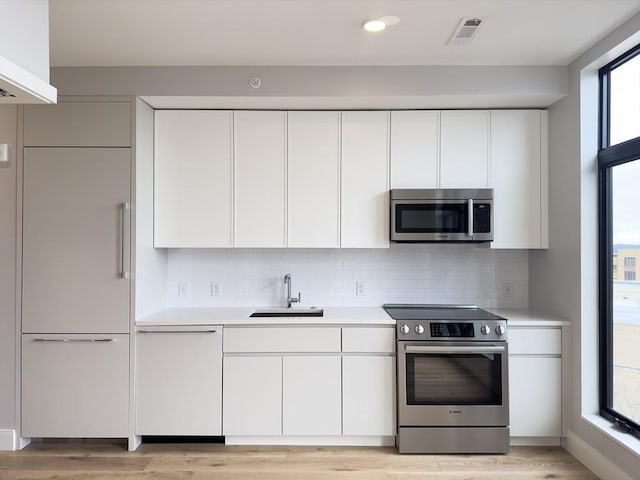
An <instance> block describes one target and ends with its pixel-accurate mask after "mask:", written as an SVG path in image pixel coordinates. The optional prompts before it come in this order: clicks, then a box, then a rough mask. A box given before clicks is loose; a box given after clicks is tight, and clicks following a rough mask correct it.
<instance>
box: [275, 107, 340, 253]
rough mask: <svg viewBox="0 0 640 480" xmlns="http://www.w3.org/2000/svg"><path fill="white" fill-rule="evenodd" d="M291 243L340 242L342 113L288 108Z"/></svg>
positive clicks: (324, 244)
mask: <svg viewBox="0 0 640 480" xmlns="http://www.w3.org/2000/svg"><path fill="white" fill-rule="evenodd" d="M287 138H288V142H287V149H288V155H287V163H288V176H287V178H288V209H287V212H288V246H289V247H329V248H336V247H339V246H340V222H339V212H340V203H339V200H340V196H339V194H340V191H339V190H340V112H289V113H288V135H287Z"/></svg>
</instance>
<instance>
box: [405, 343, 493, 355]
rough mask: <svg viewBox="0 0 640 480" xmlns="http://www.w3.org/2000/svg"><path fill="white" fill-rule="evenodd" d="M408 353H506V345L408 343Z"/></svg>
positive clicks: (406, 348) (406, 349)
mask: <svg viewBox="0 0 640 480" xmlns="http://www.w3.org/2000/svg"><path fill="white" fill-rule="evenodd" d="M404 349H405V351H406V352H407V353H480V354H482V353H505V351H506V349H505V347H501V346H491V347H486V346H484V347H483V346H477V347H456V346H442V347H439V346H427V345H420V346H418V345H407V346H406V347H404Z"/></svg>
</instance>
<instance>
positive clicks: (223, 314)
mask: <svg viewBox="0 0 640 480" xmlns="http://www.w3.org/2000/svg"><path fill="white" fill-rule="evenodd" d="M263 308H265V307H217V308H169V309H167V310H162V311H160V312H157V313H154V314H152V315H149V316H147V317H145V318H143V319H141V320H138V321H137V322H136V325H137V326H155V325H158V326H162V325H166V326H170V325H225V326H229V327H231V326H234V325H236V326H245V325H395V320H393V319H392V318H391V317H390V316H389V315H387V313H386V312H385V311H384V310H383V309H382V307H324V316H323V317H258V318H250V317H249V315H251V313H252V312H253V311H254V310H259V309H263ZM488 310H489V311H490V312H493V313H495V314H496V315H500V316H501V317H504V318H506V319H507V321H508V325H509V326H512V327H536V326H537V327H565V326H570V325H571V323H570V322H569V321H568V320H567V319H565V318H561V317H558V316H554V315H549V314H546V313H541V312H535V311H533V310H529V309H526V308H522V309H504V308H494V309H488Z"/></svg>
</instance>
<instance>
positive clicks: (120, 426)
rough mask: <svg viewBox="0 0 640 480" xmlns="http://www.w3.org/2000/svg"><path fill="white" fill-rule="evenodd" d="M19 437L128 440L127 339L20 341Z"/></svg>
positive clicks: (37, 337) (25, 338) (45, 337)
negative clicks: (20, 416)
mask: <svg viewBox="0 0 640 480" xmlns="http://www.w3.org/2000/svg"><path fill="white" fill-rule="evenodd" d="M92 340H93V341H92ZM22 435H23V436H25V437H126V436H128V435H129V335H99V336H95V335H23V336H22Z"/></svg>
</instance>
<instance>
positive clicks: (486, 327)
mask: <svg viewBox="0 0 640 480" xmlns="http://www.w3.org/2000/svg"><path fill="white" fill-rule="evenodd" d="M383 308H384V309H385V311H386V312H387V313H388V314H389V315H390V316H391V317H392V318H394V319H395V320H396V333H397V356H398V357H397V358H398V376H397V381H398V388H397V392H398V436H397V445H398V450H399V451H400V453H506V452H508V451H509V398H508V397H509V394H508V392H509V388H508V377H509V375H508V346H507V321H506V319H504V318H502V317H499V316H498V315H494V314H493V313H490V312H487V311H485V310H482V309H480V308H478V307H476V306H473V305H398V304H388V305H383Z"/></svg>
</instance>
